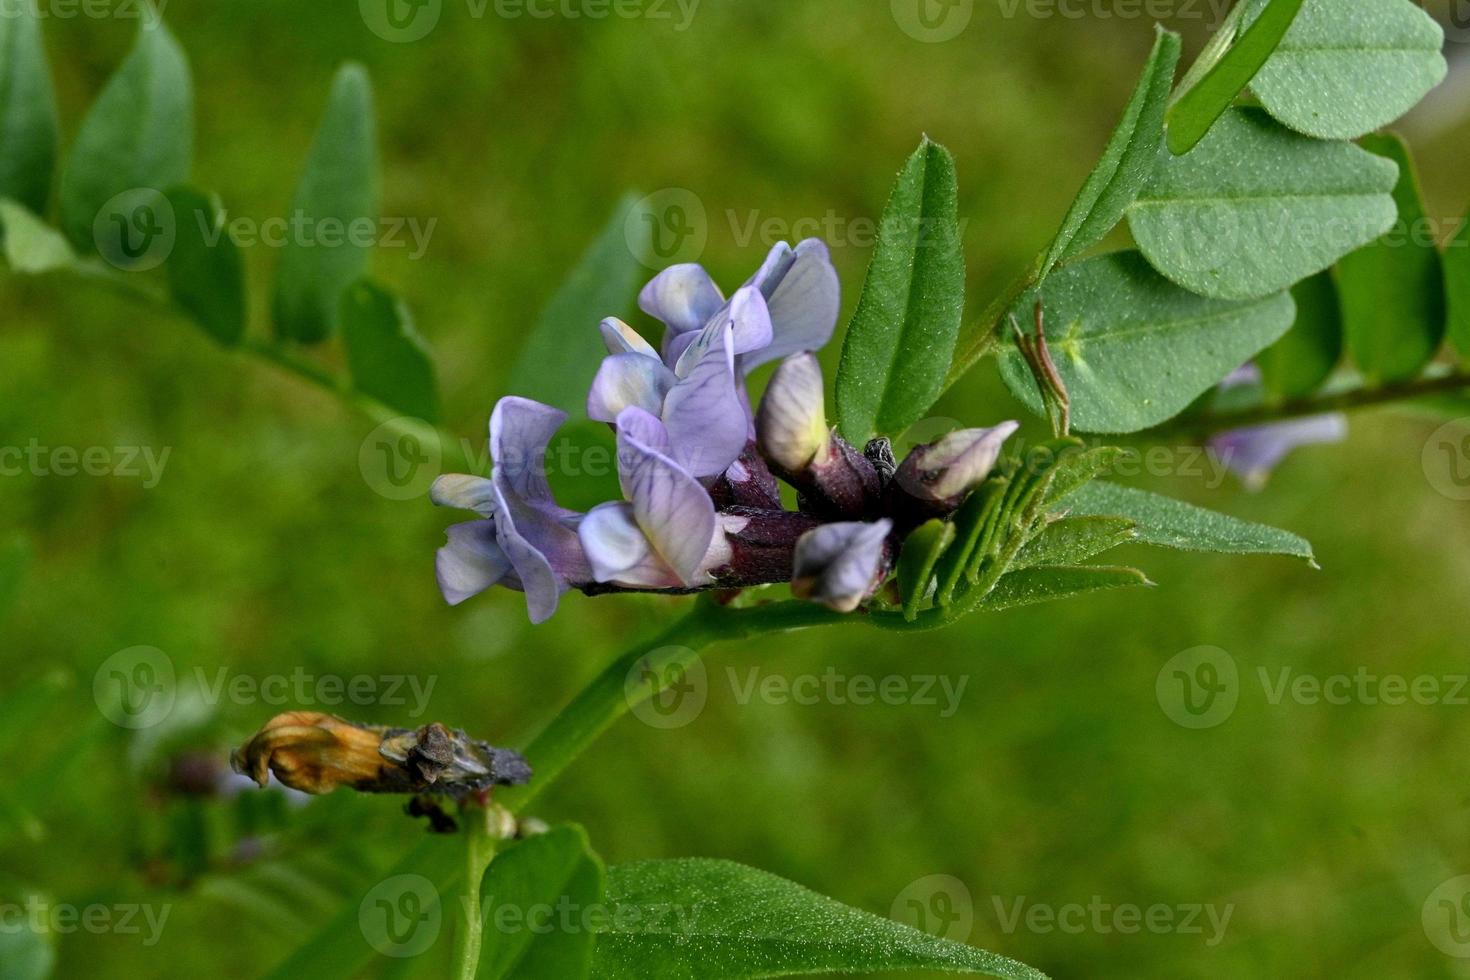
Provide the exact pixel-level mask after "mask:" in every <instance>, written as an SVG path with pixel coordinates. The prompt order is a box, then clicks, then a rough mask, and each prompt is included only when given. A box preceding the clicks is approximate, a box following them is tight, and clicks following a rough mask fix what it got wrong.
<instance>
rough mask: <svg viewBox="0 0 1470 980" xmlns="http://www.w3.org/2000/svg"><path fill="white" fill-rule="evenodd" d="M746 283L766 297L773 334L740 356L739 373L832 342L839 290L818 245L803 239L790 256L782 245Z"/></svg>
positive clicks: (833, 271) (834, 273) (826, 254)
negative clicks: (769, 340) (763, 343)
mask: <svg viewBox="0 0 1470 980" xmlns="http://www.w3.org/2000/svg"><path fill="white" fill-rule="evenodd" d="M782 249H785V252H784V253H783V252H782V251H781V250H782ZM752 283H753V284H755V285H756V286H758V287H759V289H760V290H761V293H762V294H763V295H764V296H765V297H766V302H767V306H768V307H769V310H770V316H771V326H772V331H773V333H772V338H771V342H770V343H769V344H768V345H766V346H765V347H762V348H760V349H757V350H752V351H750V352H748V353H744V354H742V356H741V358H740V370H741V372H742V373H749V372H750V371H752V370H753V369H755V368H757V367H759V366H760V365H762V364H766V363H768V362H770V361H776V360H780V359H781V358H783V357H788V356H790V355H792V354H795V353H797V352H799V351H804V350H820V349H821V348H823V347H825V346H826V345H827V342H828V341H829V340H831V339H832V332H833V331H834V330H835V329H836V328H837V317H838V314H839V313H840V311H841V307H842V289H841V286H840V284H839V282H838V279H837V270H836V269H835V268H834V267H833V265H832V257H831V255H830V253H829V252H828V251H827V246H826V245H825V244H823V243H822V242H821V241H820V240H818V239H815V238H809V239H807V240H806V241H804V242H802V243H801V244H799V245H797V246H796V248H795V250H794V251H793V250H792V249H790V248H789V247H788V246H786V245H784V243H783V244H782V245H779V246H777V247H776V249H773V250H772V252H771V255H770V257H768V258H767V259H766V263H765V265H763V266H762V267H761V271H760V272H758V273H756V277H755V279H753V280H752Z"/></svg>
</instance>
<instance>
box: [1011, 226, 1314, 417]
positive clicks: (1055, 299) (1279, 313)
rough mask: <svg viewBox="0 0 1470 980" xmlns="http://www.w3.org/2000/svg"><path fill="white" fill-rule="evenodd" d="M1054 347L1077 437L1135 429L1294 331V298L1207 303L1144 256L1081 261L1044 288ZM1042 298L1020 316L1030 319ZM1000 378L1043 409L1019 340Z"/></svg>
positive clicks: (1027, 301)
mask: <svg viewBox="0 0 1470 980" xmlns="http://www.w3.org/2000/svg"><path fill="white" fill-rule="evenodd" d="M1041 296H1042V302H1043V308H1044V310H1045V313H1046V321H1047V341H1048V344H1049V346H1050V348H1051V353H1052V359H1053V360H1054V361H1055V363H1056V366H1057V371H1058V373H1059V374H1060V375H1061V376H1062V380H1063V382H1064V383H1065V384H1066V386H1067V391H1068V393H1069V395H1070V396H1071V399H1072V424H1073V426H1074V427H1075V428H1076V429H1077V430H1078V431H1079V432H1137V431H1139V430H1141V429H1146V428H1149V427H1151V426H1154V425H1158V424H1159V423H1161V422H1164V421H1166V420H1168V419H1170V418H1172V417H1173V416H1175V415H1177V414H1178V413H1179V412H1181V411H1183V410H1184V409H1185V408H1186V407H1188V406H1189V404H1190V403H1191V402H1192V401H1194V399H1195V398H1196V397H1198V396H1199V395H1200V394H1201V393H1203V392H1204V391H1206V390H1208V389H1209V388H1210V387H1211V386H1213V385H1214V384H1216V383H1217V382H1219V381H1220V379H1221V378H1224V377H1225V376H1226V375H1227V374H1229V373H1230V372H1231V371H1233V370H1235V369H1236V368H1238V367H1240V365H1241V364H1244V363H1245V362H1246V361H1248V360H1249V359H1250V358H1251V357H1253V356H1254V355H1255V354H1256V353H1257V352H1258V351H1260V350H1261V349H1262V348H1264V347H1265V346H1266V345H1268V344H1270V343H1272V342H1273V341H1275V340H1276V339H1277V338H1279V337H1280V336H1281V335H1282V333H1284V332H1285V331H1286V329H1287V328H1288V327H1289V326H1290V325H1291V318H1292V303H1291V298H1290V297H1289V296H1288V295H1287V294H1286V293H1278V294H1276V295H1275V296H1270V297H1268V298H1266V299H1257V300H1250V301H1231V300H1220V299H1207V298H1205V297H1203V296H1198V295H1196V294H1194V293H1191V292H1188V291H1187V290H1184V289H1181V288H1179V287H1178V286H1176V285H1174V284H1173V283H1171V282H1169V281H1168V280H1167V279H1165V278H1164V277H1162V276H1160V275H1159V274H1158V273H1157V272H1155V271H1154V270H1153V269H1151V268H1149V266H1148V263H1146V262H1145V261H1144V260H1143V258H1142V256H1140V255H1139V254H1138V253H1137V252H1115V253H1112V254H1110V255H1102V256H1097V257H1094V258H1091V259H1085V260H1083V261H1081V262H1076V263H1073V264H1071V265H1068V266H1067V267H1065V268H1063V269H1062V270H1061V271H1059V272H1057V273H1055V274H1054V275H1053V276H1052V277H1051V278H1050V279H1048V280H1047V282H1046V284H1045V285H1044V286H1043V287H1042V290H1041ZM1035 302H1036V294H1035V293H1032V294H1029V295H1027V296H1025V297H1023V298H1022V299H1021V301H1020V303H1018V304H1017V306H1016V309H1015V310H1014V311H1013V312H1014V313H1015V314H1016V316H1017V319H1018V320H1021V321H1022V322H1029V319H1030V318H1029V311H1030V309H1031V307H1032V306H1033V305H1034V304H1035ZM1000 368H1001V375H1002V376H1003V377H1004V378H1005V381H1006V384H1007V385H1008V386H1009V387H1010V389H1011V391H1012V392H1013V393H1014V394H1015V395H1016V397H1017V398H1019V399H1021V400H1022V401H1023V402H1025V403H1026V405H1027V406H1028V407H1029V408H1031V409H1032V411H1035V412H1038V413H1039V412H1041V411H1042V410H1043V409H1042V403H1041V395H1040V393H1039V392H1038V391H1037V388H1036V382H1035V380H1034V379H1033V378H1032V376H1031V372H1030V370H1029V368H1028V367H1027V364H1026V360H1025V358H1024V357H1023V356H1022V355H1021V352H1020V351H1019V350H1018V349H1017V347H1016V345H1015V343H1014V342H1012V343H1009V344H1007V345H1005V346H1004V347H1003V348H1002V351H1001V355H1000Z"/></svg>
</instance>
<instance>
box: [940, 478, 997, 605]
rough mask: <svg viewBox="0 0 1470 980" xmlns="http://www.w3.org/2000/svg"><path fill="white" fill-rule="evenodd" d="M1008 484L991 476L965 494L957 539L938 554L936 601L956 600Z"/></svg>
mask: <svg viewBox="0 0 1470 980" xmlns="http://www.w3.org/2000/svg"><path fill="white" fill-rule="evenodd" d="M1009 485H1010V483H1009V481H1008V480H1007V479H1006V478H1005V477H992V478H991V479H989V480H987V481H986V482H985V483H983V484H981V485H980V487H979V488H978V489H976V490H975V491H974V492H973V493H971V494H970V496H969V497H967V498H965V502H964V503H963V504H961V505H960V509H959V510H958V511H956V512H955V515H954V519H953V524H954V528H955V540H954V541H953V542H952V543H951V545H950V547H949V548H947V549H946V550H945V551H944V553H943V554H941V555H940V556H939V560H938V561H937V562H936V563H935V568H934V575H935V578H936V581H937V586H936V589H935V594H934V601H935V602H937V603H938V604H939V605H941V606H947V605H949V604H950V603H951V602H952V601H953V600H954V596H955V590H956V589H957V588H959V587H960V584H961V580H962V579H963V578H964V577H965V573H966V572H967V571H968V570H969V567H970V562H971V558H972V557H973V556H974V555H976V554H977V549H979V548H980V547H981V546H982V543H983V542H984V540H985V536H986V529H987V528H989V527H990V526H991V524H992V523H993V521H994V520H995V517H996V514H997V512H998V511H999V509H1000V505H1001V503H1002V502H1003V501H1004V500H1005V496H1006V488H1007V487H1008V486H1009Z"/></svg>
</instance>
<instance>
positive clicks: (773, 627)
mask: <svg viewBox="0 0 1470 980" xmlns="http://www.w3.org/2000/svg"><path fill="white" fill-rule="evenodd" d="M885 618H886V619H896V620H898V621H899V622H902V617H897V616H893V617H885ZM861 620H862V617H861V616H844V615H842V614H840V613H835V612H832V611H831V610H829V609H825V608H823V607H821V606H818V605H815V604H813V603H810V602H778V603H771V604H769V605H764V606H754V607H751V608H748V609H731V608H729V607H726V606H722V605H720V604H719V603H718V602H717V601H715V600H714V599H713V598H711V597H710V596H709V595H705V596H701V597H700V599H699V600H698V601H697V602H696V603H695V605H694V608H693V609H691V610H690V611H689V612H688V613H687V614H686V615H685V616H684V617H683V618H682V619H679V620H677V621H675V622H674V623H672V624H671V625H670V626H669V627H668V628H667V629H665V630H664V631H663V632H661V633H659V634H658V635H656V636H654V637H653V638H651V639H648V640H645V641H643V642H640V643H637V644H635V645H634V646H632V647H631V648H629V649H628V650H627V651H626V652H624V653H623V655H622V656H620V657H618V658H617V659H616V660H614V661H613V662H612V663H611V664H609V665H608V666H607V668H606V669H604V670H603V671H602V673H600V674H598V675H597V677H596V678H595V679H594V680H593V681H592V683H590V684H588V685H587V686H586V687H585V688H583V689H582V691H581V693H579V694H578V695H577V696H576V697H575V698H574V699H573V700H572V702H571V703H570V704H568V705H567V706H566V707H565V708H563V709H562V711H561V713H560V714H558V715H557V716H556V717H555V718H554V719H552V722H551V724H549V725H548V726H547V727H546V728H545V730H543V731H542V732H541V734H540V735H538V736H537V737H536V738H535V739H534V740H533V741H532V742H531V744H530V745H529V746H528V747H527V749H526V759H527V761H529V762H530V763H531V768H532V769H533V770H534V772H535V776H534V778H533V779H532V780H531V782H530V784H529V785H526V786H516V787H513V788H511V789H508V790H502V791H500V792H499V793H498V794H496V801H497V802H498V803H500V804H501V805H503V806H505V807H506V808H507V809H509V810H510V811H511V812H512V813H520V812H523V811H524V810H525V808H526V807H527V806H528V805H530V803H531V802H532V801H533V800H534V799H536V797H537V796H539V795H540V794H541V792H542V791H543V790H545V789H546V788H547V787H548V786H550V785H551V784H552V783H553V782H555V781H556V779H557V777H558V776H560V775H561V774H562V772H563V771H564V770H565V769H566V768H567V767H568V766H569V765H571V763H572V762H573V760H575V759H576V758H577V756H579V755H581V754H582V752H583V751H585V750H586V749H587V747H588V746H590V745H591V744H592V743H593V742H594V741H596V740H597V737H598V736H599V735H601V734H602V733H603V732H604V731H606V730H607V729H608V727H609V726H610V725H612V723H613V722H614V721H616V720H617V719H618V718H620V717H622V716H623V715H624V714H626V713H627V712H628V711H630V710H632V708H633V707H635V706H636V705H639V704H642V703H643V702H645V701H647V700H648V699H649V698H652V697H653V696H654V695H656V694H658V693H659V692H660V691H662V690H663V689H664V687H665V686H666V685H667V684H668V683H670V682H672V681H674V680H676V679H677V678H678V677H679V676H680V675H681V674H682V673H683V671H684V670H685V669H686V668H687V667H688V666H689V665H690V664H691V663H693V662H694V660H695V658H696V657H697V656H698V655H699V651H700V650H701V649H702V648H704V647H706V646H709V645H710V644H712V643H717V642H723V641H725V640H739V639H745V638H747V637H751V636H757V635H760V634H764V633H779V632H785V631H788V630H799V629H807V628H809V627H813V626H823V625H828V624H836V623H843V622H854V621H861Z"/></svg>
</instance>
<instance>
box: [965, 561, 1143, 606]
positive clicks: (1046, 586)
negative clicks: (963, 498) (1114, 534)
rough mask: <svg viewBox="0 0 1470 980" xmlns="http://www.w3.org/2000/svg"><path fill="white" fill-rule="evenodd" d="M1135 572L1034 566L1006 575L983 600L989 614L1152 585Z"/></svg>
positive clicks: (1112, 568)
mask: <svg viewBox="0 0 1470 980" xmlns="http://www.w3.org/2000/svg"><path fill="white" fill-rule="evenodd" d="M1152 584H1153V583H1152V582H1150V581H1149V580H1148V576H1147V575H1145V574H1143V573H1142V572H1140V571H1139V570H1138V569H1136V568H1122V567H1110V566H1106V565H1038V566H1035V567H1033V568H1021V569H1017V570H1016V571H1013V572H1008V573H1007V574H1006V575H1005V576H1003V577H1002V578H1001V580H1000V581H999V582H997V583H995V588H994V589H993V590H992V591H991V593H990V594H989V595H988V596H986V597H985V608H986V609H987V610H990V611H992V612H1000V611H1002V610H1005V609H1015V608H1017V607H1020V606H1031V605H1035V604H1036V603H1038V602H1053V601H1055V600H1058V599H1074V598H1076V597H1077V596H1082V595H1088V594H1090V593H1093V592H1109V591H1112V590H1114V589H1132V588H1138V587H1139V586H1144V585H1152Z"/></svg>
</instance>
